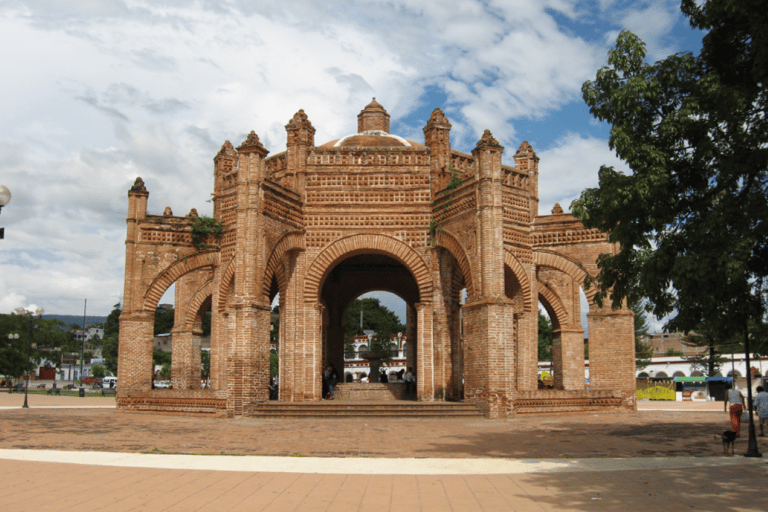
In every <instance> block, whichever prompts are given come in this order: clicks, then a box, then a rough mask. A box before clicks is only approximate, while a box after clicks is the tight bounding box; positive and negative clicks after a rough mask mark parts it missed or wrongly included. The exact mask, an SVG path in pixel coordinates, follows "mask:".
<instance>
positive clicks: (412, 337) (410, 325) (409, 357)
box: [405, 304, 418, 370]
mask: <svg viewBox="0 0 768 512" xmlns="http://www.w3.org/2000/svg"><path fill="white" fill-rule="evenodd" d="M417 345H418V344H417V342H416V310H415V308H414V305H413V304H406V305H405V366H406V368H408V367H411V368H413V369H414V370H416V347H417Z"/></svg>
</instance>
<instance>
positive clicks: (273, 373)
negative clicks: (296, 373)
mask: <svg viewBox="0 0 768 512" xmlns="http://www.w3.org/2000/svg"><path fill="white" fill-rule="evenodd" d="M279 365H280V356H278V355H277V354H275V353H274V352H270V353H269V377H270V378H271V379H274V378H275V377H277V374H278V371H279V368H280V366H279Z"/></svg>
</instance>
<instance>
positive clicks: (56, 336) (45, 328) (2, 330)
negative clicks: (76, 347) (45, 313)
mask: <svg viewBox="0 0 768 512" xmlns="http://www.w3.org/2000/svg"><path fill="white" fill-rule="evenodd" d="M32 324H33V329H32V340H31V343H30V339H29V336H30V332H29V321H28V319H27V318H25V317H20V316H18V315H0V374H2V375H7V376H10V377H13V378H19V377H21V376H22V375H24V374H25V372H26V370H27V369H33V368H34V367H36V366H39V365H40V364H41V363H42V362H43V361H48V362H49V364H50V365H51V366H55V367H56V368H60V367H61V348H62V347H66V346H67V345H68V344H70V343H72V340H73V335H72V333H70V332H67V331H65V330H63V329H62V328H63V327H66V324H65V323H64V322H62V321H60V320H53V319H50V320H44V319H42V318H36V319H34V320H33V322H32ZM9 334H13V335H18V338H16V337H14V338H13V339H10V338H8V335H9ZM27 353H29V360H28V359H27Z"/></svg>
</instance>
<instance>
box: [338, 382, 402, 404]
mask: <svg viewBox="0 0 768 512" xmlns="http://www.w3.org/2000/svg"><path fill="white" fill-rule="evenodd" d="M333 395H334V398H335V399H336V400H379V401H382V400H383V401H386V400H404V399H406V398H408V397H407V396H406V395H405V382H392V383H387V384H382V383H381V382H371V383H367V382H344V383H339V384H337V385H336V387H335V388H334V390H333ZM413 398H415V395H413Z"/></svg>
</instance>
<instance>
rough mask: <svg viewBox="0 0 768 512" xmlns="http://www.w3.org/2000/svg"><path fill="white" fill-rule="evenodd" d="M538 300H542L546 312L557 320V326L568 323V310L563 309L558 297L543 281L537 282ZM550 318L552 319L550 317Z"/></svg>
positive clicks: (563, 325)
mask: <svg viewBox="0 0 768 512" xmlns="http://www.w3.org/2000/svg"><path fill="white" fill-rule="evenodd" d="M539 300H542V301H543V302H544V307H545V308H546V309H547V313H549V314H550V316H552V315H554V317H555V318H554V320H557V326H558V327H566V326H568V325H569V324H570V318H569V316H568V312H567V311H566V310H565V307H564V306H563V302H562V301H561V300H560V297H558V296H557V294H556V293H555V292H554V291H552V289H551V288H550V287H549V286H547V285H546V284H545V283H539ZM547 306H549V307H547ZM550 320H553V319H552V318H550ZM552 323H553V325H554V322H552Z"/></svg>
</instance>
